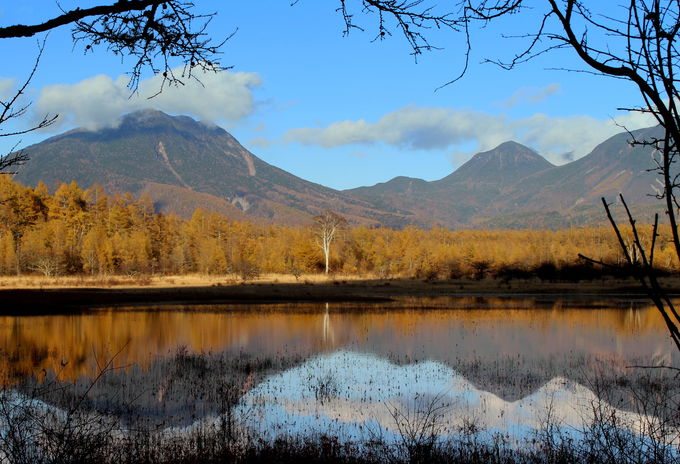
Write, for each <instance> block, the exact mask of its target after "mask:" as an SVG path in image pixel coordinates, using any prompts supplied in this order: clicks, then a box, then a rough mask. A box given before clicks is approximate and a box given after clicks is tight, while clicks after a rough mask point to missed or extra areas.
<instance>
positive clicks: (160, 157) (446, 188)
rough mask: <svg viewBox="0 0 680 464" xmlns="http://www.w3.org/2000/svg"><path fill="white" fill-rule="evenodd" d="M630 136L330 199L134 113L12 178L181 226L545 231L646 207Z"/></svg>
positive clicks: (210, 133) (513, 155)
mask: <svg viewBox="0 0 680 464" xmlns="http://www.w3.org/2000/svg"><path fill="white" fill-rule="evenodd" d="M658 131H659V129H658V128H650V129H642V130H640V131H636V133H635V136H636V137H637V138H641V139H644V138H645V137H648V136H651V135H655V134H658ZM630 138H631V137H630V135H629V134H627V133H622V134H619V135H616V136H614V137H612V138H610V139H608V140H606V141H604V142H603V143H601V144H600V145H598V146H597V147H596V148H595V149H594V150H593V151H592V152H591V153H590V154H588V155H587V156H585V157H583V158H581V159H579V160H577V161H574V162H571V163H568V164H566V165H563V166H554V165H552V164H551V163H549V162H548V161H547V160H546V159H545V158H543V157H542V156H540V155H539V154H538V153H536V152H535V151H533V150H531V149H530V148H527V147H525V146H523V145H521V144H519V143H516V142H505V143H503V144H501V145H499V146H498V147H496V148H494V149H493V150H490V151H487V152H483V153H478V154H476V155H475V156H473V157H472V158H471V159H470V160H469V161H468V162H467V163H465V164H463V165H462V166H461V167H460V168H458V169H457V170H455V171H454V172H453V173H451V174H450V175H448V176H446V177H444V178H442V179H440V180H437V181H433V182H426V181H424V180H422V179H415V178H409V177H397V178H394V179H392V180H390V181H389V182H385V183H380V184H376V185H374V186H371V187H360V188H356V189H351V190H345V191H337V190H333V189H331V188H328V187H324V186H322V185H319V184H315V183H312V182H309V181H306V180H304V179H301V178H299V177H296V176H294V175H292V174H290V173H288V172H286V171H283V170H281V169H279V168H277V167H275V166H272V165H270V164H268V163H266V162H264V161H262V160H261V159H259V158H258V157H257V156H255V155H254V154H252V153H251V152H249V151H248V150H246V149H245V148H244V147H243V146H242V145H241V144H240V143H239V142H238V141H237V140H236V139H235V138H234V137H232V136H231V135H230V134H229V133H227V132H226V131H225V130H223V129H221V128H218V127H215V126H208V125H205V124H203V123H200V122H197V121H195V120H193V119H191V118H189V117H187V116H169V115H167V114H165V113H162V112H160V111H154V110H144V111H139V112H135V113H131V114H128V115H126V116H124V117H123V118H122V119H121V120H120V123H119V124H118V126H116V127H115V128H108V129H101V130H97V131H86V130H84V129H76V130H72V131H69V132H66V133H64V134H61V135H58V136H55V137H51V138H49V139H47V140H45V141H43V142H41V143H38V144H36V145H32V146H30V147H28V148H26V150H25V152H26V154H27V155H28V156H29V157H30V159H31V160H30V161H29V162H28V163H27V164H26V165H24V166H23V167H21V169H20V170H19V172H18V173H17V174H16V176H15V180H17V181H19V182H22V183H24V184H26V185H36V184H37V183H38V182H39V181H43V182H45V183H46V184H47V185H48V186H50V187H54V186H55V185H57V184H59V183H61V182H70V181H71V180H75V181H77V182H78V183H79V184H80V185H81V186H83V187H89V186H91V185H93V184H95V183H98V184H100V185H102V186H103V187H104V189H105V190H107V191H108V192H115V191H120V192H128V191H129V192H132V193H134V194H138V195H139V194H147V195H148V196H149V197H150V198H151V199H152V200H153V201H154V203H155V204H156V207H157V209H159V210H160V211H164V212H170V211H173V212H175V213H177V214H179V215H181V216H189V215H191V213H192V212H193V211H194V210H195V209H196V208H198V207H202V208H204V209H208V210H214V211H217V212H219V213H222V214H225V215H227V216H229V217H231V218H233V219H238V220H244V219H250V220H253V219H255V220H261V221H272V222H278V223H286V224H304V223H309V222H310V221H311V218H312V217H313V216H314V215H316V214H318V213H319V212H321V211H323V210H325V209H331V210H333V211H336V212H338V213H340V214H342V215H344V216H345V217H347V218H348V219H349V220H350V221H351V222H352V223H354V224H364V225H371V226H386V227H397V228H398V227H404V226H407V225H409V224H414V225H419V226H423V227H431V226H434V225H442V226H446V227H511V228H524V227H540V228H544V227H548V228H556V227H563V226H566V225H581V224H592V223H600V222H602V219H603V217H604V216H603V212H602V208H601V205H600V203H599V201H600V200H599V199H600V197H602V196H605V197H608V198H611V199H612V200H613V199H614V197H615V196H616V195H617V194H618V193H619V192H623V193H624V194H625V195H626V198H627V199H628V200H629V201H630V203H632V204H637V205H645V204H648V203H651V202H654V201H656V200H654V199H653V198H651V197H650V196H649V195H650V194H653V193H654V192H655V189H654V186H655V185H657V183H656V178H655V175H654V174H653V173H650V172H647V170H648V169H650V168H652V167H653V166H654V165H653V162H652V158H651V156H652V152H651V150H650V149H649V148H648V147H640V146H631V145H630V144H629V140H630Z"/></svg>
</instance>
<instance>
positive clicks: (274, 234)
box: [0, 176, 678, 279]
mask: <svg viewBox="0 0 680 464" xmlns="http://www.w3.org/2000/svg"><path fill="white" fill-rule="evenodd" d="M662 232H663V231H662ZM657 243H658V244H659V248H658V249H657V255H656V263H657V265H658V266H659V268H660V269H663V270H667V271H673V270H676V269H677V268H678V264H677V262H676V261H675V260H674V258H673V253H672V251H671V250H670V247H669V246H668V245H667V243H668V241H667V240H664V239H663V237H662V238H661V239H660V240H658V242H657ZM579 253H582V254H584V255H587V256H589V257H591V258H594V259H597V260H603V261H606V262H611V263H620V262H621V261H622V255H621V251H620V249H619V247H618V245H617V243H616V242H615V239H614V236H613V234H612V232H611V230H609V229H608V228H579V229H575V228H572V229H564V230H558V231H547V230H456V231H453V230H448V229H445V228H433V229H428V230H424V229H418V228H415V227H408V228H405V229H403V230H392V229H386V228H369V227H365V226H358V227H351V228H346V229H345V230H342V231H341V232H340V234H339V235H338V237H337V238H336V239H335V241H334V242H333V245H332V249H331V270H332V272H336V273H342V274H345V275H359V276H369V277H370V276H375V277H381V278H386V277H416V278H424V279H434V278H446V279H448V278H483V277H486V276H496V277H501V278H503V277H508V278H509V277H522V276H526V275H537V276H539V277H545V278H549V279H559V278H564V279H580V278H585V277H588V276H591V274H592V273H593V272H595V270H593V269H591V268H589V267H588V266H586V265H584V263H583V262H582V261H581V260H580V259H579V258H578V254H579ZM323 258H324V257H323V254H322V250H321V249H320V247H319V246H318V244H317V241H316V239H315V229H314V226H299V227H291V226H283V225H274V224H255V223H252V222H245V221H241V222H239V221H234V220H230V219H227V218H226V217H224V216H221V215H219V214H217V213H214V212H206V211H203V210H201V209H198V210H196V211H195V212H194V213H193V215H192V216H191V218H190V219H182V218H180V217H179V216H176V215H172V214H170V215H165V214H161V213H157V212H155V211H154V206H153V204H152V202H151V201H150V200H149V199H148V198H146V197H144V196H141V197H134V196H133V195H131V194H124V195H114V196H109V195H106V194H104V193H103V192H102V189H101V188H98V187H92V188H89V189H85V190H84V189H82V188H81V187H80V186H78V185H77V184H76V183H75V182H72V183H70V184H62V185H61V186H59V187H58V188H57V189H56V191H55V192H54V193H53V194H50V193H49V192H48V189H47V188H46V187H45V185H43V184H39V185H38V186H37V187H35V188H32V187H25V186H23V185H21V184H19V183H16V182H14V181H12V180H11V179H10V177H9V176H0V273H1V274H2V275H17V274H36V275H47V276H53V275H66V274H76V275H79V274H80V275H82V274H88V275H116V274H121V275H130V274H154V275H155V274H187V273H202V274H217V275H219V274H228V273H233V274H237V275H239V276H241V277H242V278H244V279H248V278H252V277H254V276H257V275H258V274H260V273H279V274H292V275H294V276H296V277H298V276H299V275H301V274H304V273H319V272H322V270H323V264H324V263H323Z"/></svg>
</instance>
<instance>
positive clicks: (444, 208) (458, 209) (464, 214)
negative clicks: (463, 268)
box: [347, 142, 554, 227]
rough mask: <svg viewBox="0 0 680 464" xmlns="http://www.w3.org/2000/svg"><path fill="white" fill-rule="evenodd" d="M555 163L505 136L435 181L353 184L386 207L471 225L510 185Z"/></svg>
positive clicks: (427, 219)
mask: <svg viewBox="0 0 680 464" xmlns="http://www.w3.org/2000/svg"><path fill="white" fill-rule="evenodd" d="M552 167H554V166H553V165H552V164H550V163H549V162H548V161H547V160H546V159H545V158H543V157H541V156H540V155H539V154H538V153H536V152H534V151H533V150H531V149H530V148H527V147H525V146H523V145H521V144H519V143H516V142H505V143H503V144H501V145H499V146H498V147H496V148H494V149H493V150H489V151H487V152H482V153H478V154H476V155H475V156H473V157H472V158H471V159H470V160H469V161H467V162H466V163H465V164H463V165H462V166H461V167H460V168H458V169H457V170H456V171H454V172H453V173H452V174H450V175H448V176H446V177H444V178H442V179H440V180H436V181H433V182H426V181H423V180H420V179H412V178H406V177H397V178H395V179H392V180H390V181H389V182H385V183H383V184H377V185H374V186H373V187H360V188H357V189H352V190H347V192H348V193H350V194H352V195H354V196H356V197H358V198H361V199H363V200H365V201H367V202H372V203H374V204H375V205H376V206H379V207H380V208H383V209H389V208H393V209H394V210H395V211H399V212H400V213H401V214H407V213H408V212H411V213H412V214H413V216H414V218H415V221H416V222H417V223H421V224H426V225H433V224H442V225H446V226H449V227H459V226H466V225H469V224H470V223H471V220H472V219H474V218H475V217H476V215H477V214H478V212H479V211H481V210H483V209H485V208H487V207H488V205H489V204H490V203H492V202H493V201H494V200H495V199H496V198H497V197H498V196H499V195H500V194H501V191H502V189H503V188H504V187H506V186H509V185H513V184H514V183H516V182H518V181H519V180H521V179H522V178H524V177H526V176H529V175H531V174H533V173H536V172H541V171H544V170H546V169H550V168H552Z"/></svg>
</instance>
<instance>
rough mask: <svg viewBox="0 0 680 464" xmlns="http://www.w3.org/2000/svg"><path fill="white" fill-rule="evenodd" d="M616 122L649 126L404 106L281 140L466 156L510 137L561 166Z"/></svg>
mask: <svg viewBox="0 0 680 464" xmlns="http://www.w3.org/2000/svg"><path fill="white" fill-rule="evenodd" d="M617 122H618V123H619V124H621V125H624V126H625V127H626V128H628V129H630V130H632V129H638V128H641V127H648V126H652V125H654V124H655V121H654V120H653V119H651V118H649V117H648V116H647V117H645V115H640V114H639V113H625V114H622V115H621V116H617V117H616V119H615V120H614V119H611V118H610V119H596V118H593V117H590V116H572V117H560V118H556V117H550V116H547V115H545V114H535V115H533V116H530V117H527V118H521V119H515V120H510V119H509V118H508V117H507V116H504V115H492V114H488V113H482V112H478V111H472V110H469V109H453V108H443V107H416V106H407V107H404V108H401V109H398V110H396V111H393V112H391V113H388V114H386V115H384V116H382V117H381V118H380V119H379V120H378V121H376V122H367V121H365V120H358V121H342V122H335V123H332V124H330V125H328V126H326V127H322V128H317V127H307V128H299V129H292V130H289V131H287V132H286V133H285V134H284V135H283V141H284V142H287V143H301V144H304V145H319V146H322V147H326V148H333V147H338V146H344V145H372V144H376V143H382V144H385V145H388V146H392V147H395V148H401V149H419V150H442V149H451V150H452V152H453V153H457V154H458V155H457V157H458V158H459V159H460V158H465V157H466V156H465V154H464V152H466V151H467V150H466V149H467V148H469V147H470V145H471V143H472V144H474V151H475V152H479V151H485V150H490V149H492V148H494V147H496V146H497V145H499V144H501V143H502V142H505V141H508V140H515V141H517V142H520V143H522V144H525V145H527V146H530V147H531V148H533V149H535V150H537V151H538V152H539V153H541V154H542V155H543V156H545V157H546V158H547V159H548V160H550V161H552V162H553V163H556V164H562V163H564V161H565V156H564V155H565V154H567V155H569V156H570V157H573V158H579V157H581V156H584V155H586V154H588V153H589V152H590V151H591V150H592V149H593V148H595V146H596V145H597V144H599V143H601V142H603V141H604V140H605V139H606V138H608V137H610V136H612V135H614V134H616V133H619V132H621V131H622V130H623V129H622V128H621V127H620V126H619V125H617ZM468 153H469V152H468Z"/></svg>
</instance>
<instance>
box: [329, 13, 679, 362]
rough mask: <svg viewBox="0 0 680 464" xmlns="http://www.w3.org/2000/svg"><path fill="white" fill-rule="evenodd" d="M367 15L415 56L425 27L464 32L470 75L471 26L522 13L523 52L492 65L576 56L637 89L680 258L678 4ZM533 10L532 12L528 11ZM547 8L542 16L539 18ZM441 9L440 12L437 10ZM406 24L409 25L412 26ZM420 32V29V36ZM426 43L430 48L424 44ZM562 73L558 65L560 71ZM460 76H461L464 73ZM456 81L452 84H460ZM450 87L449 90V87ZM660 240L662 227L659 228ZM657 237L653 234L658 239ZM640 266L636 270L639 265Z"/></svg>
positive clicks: (648, 255) (649, 284) (647, 263)
mask: <svg viewBox="0 0 680 464" xmlns="http://www.w3.org/2000/svg"><path fill="white" fill-rule="evenodd" d="M347 3H348V2H347V1H344V0H341V1H340V4H341V8H340V9H341V11H342V14H343V16H344V18H345V23H346V24H347V27H348V30H350V29H351V28H352V27H356V26H355V20H354V17H353V16H352V15H351V14H348V13H347V11H346V4H347ZM357 3H361V5H362V11H363V12H364V13H368V14H369V15H370V14H375V15H377V17H378V18H379V20H378V31H379V36H378V37H379V38H383V37H384V36H385V35H386V34H385V33H384V32H385V31H384V29H385V27H386V21H385V17H386V16H387V17H392V18H393V19H394V20H395V21H396V26H394V28H395V29H398V30H401V31H402V33H403V34H404V35H405V37H406V39H407V41H408V42H409V44H411V47H412V48H413V50H414V53H416V54H417V53H419V52H421V51H422V50H428V49H430V48H431V47H430V46H429V43H428V42H427V41H426V40H425V33H426V31H425V30H426V29H427V28H433V27H437V28H440V27H448V28H450V29H453V30H457V31H460V32H462V33H463V34H464V37H463V44H464V47H465V50H466V52H465V59H464V65H463V73H464V72H465V70H466V69H467V65H468V59H469V54H470V50H471V49H472V44H471V36H470V33H469V31H470V28H471V27H472V25H473V24H476V25H479V26H484V25H487V24H488V23H490V22H492V21H497V20H499V19H501V18H504V17H507V16H509V15H513V14H524V15H525V16H527V18H530V19H532V20H533V24H531V23H528V24H527V27H528V29H529V30H530V31H531V32H528V33H526V34H524V35H521V36H519V37H514V38H516V39H519V40H521V41H523V46H522V47H521V48H520V49H519V50H518V51H516V52H515V53H514V54H513V56H512V57H511V58H510V59H509V60H504V59H501V58H498V57H493V58H491V59H487V60H486V61H487V62H491V63H495V64H497V65H498V66H500V67H502V68H503V69H513V68H515V67H516V66H518V65H520V64H522V63H525V62H527V61H529V60H531V59H533V58H536V57H538V56H541V55H544V54H546V53H550V52H554V51H557V50H563V49H564V50H571V51H572V52H574V53H575V54H576V56H577V57H578V58H579V59H580V61H581V63H583V64H584V65H585V68H584V69H579V70H578V71H582V72H587V73H592V74H595V75H599V76H603V77H607V78H613V79H621V80H624V81H628V82H630V83H632V84H633V85H635V86H636V87H637V89H638V90H639V94H640V96H641V97H642V100H643V102H644V104H643V105H642V106H639V107H634V108H621V109H627V110H629V111H636V112H640V113H644V114H648V115H651V116H652V117H653V118H654V119H655V120H656V122H657V123H658V124H659V126H660V127H661V129H662V135H661V136H660V137H656V138H654V137H652V138H647V139H645V140H637V139H635V137H634V136H633V135H632V134H631V137H632V140H631V143H632V144H636V145H644V146H649V147H650V148H651V149H653V151H654V154H655V162H656V165H655V167H654V168H652V170H656V172H657V173H658V174H659V176H660V181H661V184H662V186H663V189H662V190H661V191H659V192H657V194H656V196H657V198H659V199H661V200H663V201H664V206H665V213H666V216H667V218H668V222H669V223H670V226H671V231H672V232H671V233H672V241H673V245H674V248H675V256H676V258H677V259H678V260H680V234H679V233H678V222H677V215H678V212H679V210H680V203H679V202H678V198H677V192H678V188H679V187H680V182H679V177H678V174H677V169H674V165H675V163H676V162H677V160H678V155H679V153H680V152H679V150H678V147H680V113H679V112H678V102H680V93H679V92H678V75H679V74H680V54H679V53H678V37H679V35H678V34H679V33H680V3H678V2H677V1H675V0H629V1H628V2H625V3H624V4H619V3H609V2H594V1H583V0H561V1H560V0H542V1H535V2H529V1H527V0H464V1H462V2H459V3H456V6H454V7H450V9H449V10H444V11H441V8H439V5H438V2H435V1H426V0H416V1H412V2H407V1H399V0H362V1H361V2H357ZM529 8H531V10H532V11H531V12H529ZM541 8H542V12H541ZM435 10H437V11H438V12H437V13H434V11H435ZM406 26H408V27H406ZM414 27H415V29H416V30H415V31H414ZM423 44H424V45H423ZM556 68H559V66H556ZM461 76H462V74H461ZM458 78H460V76H459V77H457V78H455V79H453V80H451V81H450V82H449V83H451V82H453V81H455V80H457V79H458ZM445 85H446V84H445ZM621 201H622V203H623V204H624V206H625V208H626V213H627V216H628V222H629V224H630V225H631V227H633V231H634V234H635V237H636V239H635V245H634V248H635V250H636V253H637V254H639V255H640V256H641V258H642V265H641V267H640V266H638V267H636V268H635V269H636V271H635V274H636V276H637V277H638V279H639V280H640V282H641V284H642V285H643V286H644V287H645V288H646V289H647V291H648V293H649V296H650V298H651V299H652V301H654V303H655V305H656V306H657V308H658V309H659V311H660V313H661V314H662V316H663V317H664V320H665V321H666V324H667V325H668V328H669V331H670V334H671V338H672V339H673V341H674V342H675V344H676V346H677V347H678V349H679V350H680V334H679V332H678V325H679V324H680V318H679V317H678V313H677V312H676V310H675V308H674V306H673V304H672V302H671V300H670V298H668V296H667V294H666V293H665V292H664V291H663V289H662V288H661V287H660V286H659V285H658V282H657V280H656V279H655V277H654V273H653V266H652V265H653V253H654V245H655V240H652V242H651V245H650V246H649V247H646V246H645V245H643V244H642V243H641V242H640V240H639V236H638V230H637V227H636V224H635V220H634V219H633V217H632V216H631V214H630V210H629V209H628V207H627V206H626V205H625V202H624V201H623V196H621ZM603 203H604V205H605V210H606V212H607V215H608V217H609V219H610V222H611V225H612V227H613V228H614V231H615V233H616V234H617V235H618V236H619V238H620V233H619V229H618V225H617V223H616V221H615V220H614V219H613V217H612V215H611V212H610V210H609V205H608V204H607V203H606V201H603ZM653 233H654V234H656V226H655V228H654V232H653ZM654 238H655V236H654ZM620 245H621V248H622V251H623V252H624V254H625V255H626V259H627V260H628V264H629V265H631V266H632V265H633V264H635V262H634V261H633V257H632V256H630V255H629V254H628V250H627V248H626V244H625V243H624V242H623V241H621V240H620ZM636 266H637V264H636Z"/></svg>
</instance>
